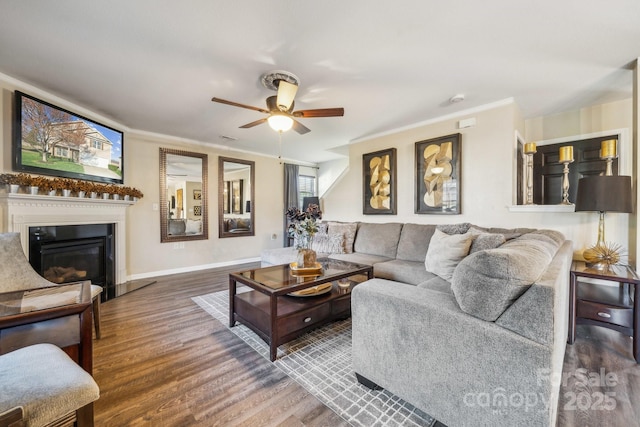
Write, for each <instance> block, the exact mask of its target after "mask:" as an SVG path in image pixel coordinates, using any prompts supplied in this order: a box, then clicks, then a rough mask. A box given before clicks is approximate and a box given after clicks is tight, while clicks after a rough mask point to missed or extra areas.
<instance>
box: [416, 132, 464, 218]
mask: <svg viewBox="0 0 640 427" xmlns="http://www.w3.org/2000/svg"><path fill="white" fill-rule="evenodd" d="M415 148H416V153H415V158H416V196H415V213H418V214H445V215H446V214H448V215H457V214H460V213H461V209H460V202H461V199H460V160H461V159H460V154H461V151H462V147H461V134H459V133H456V134H453V135H447V136H443V137H439V138H433V139H428V140H425V141H419V142H416V147H415Z"/></svg>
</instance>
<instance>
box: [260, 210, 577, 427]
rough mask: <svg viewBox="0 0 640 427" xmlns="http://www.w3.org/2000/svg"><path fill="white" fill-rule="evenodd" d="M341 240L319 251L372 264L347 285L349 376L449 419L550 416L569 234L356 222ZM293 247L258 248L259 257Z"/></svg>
mask: <svg viewBox="0 0 640 427" xmlns="http://www.w3.org/2000/svg"><path fill="white" fill-rule="evenodd" d="M331 224H332V223H329V234H331V229H332V226H331ZM334 224H336V225H337V223H334ZM335 229H336V230H338V229H344V227H343V226H342V225H340V226H339V227H338V226H336V227H335ZM347 244H350V243H347ZM349 249H352V252H351V253H320V254H319V255H320V256H328V257H330V258H337V259H343V260H347V261H354V262H359V263H365V264H370V265H373V267H374V276H375V278H374V279H372V280H369V281H366V282H364V283H361V284H359V285H358V286H357V287H355V288H354V290H353V294H352V321H353V332H352V334H353V367H354V370H355V372H356V374H357V377H358V380H359V381H360V382H362V383H363V384H365V385H367V386H369V387H376V386H379V387H382V388H385V389H387V390H389V391H390V392H392V393H394V394H396V395H397V396H399V397H401V398H403V399H404V400H406V401H407V402H409V403H411V404H413V405H414V406H416V407H417V408H419V409H421V410H423V411H424V412H426V413H428V414H430V415H431V416H433V417H434V418H436V419H437V420H438V421H440V422H442V423H444V424H446V425H448V426H450V427H452V426H481V425H482V426H484V425H486V426H502V425H504V426H514V425H531V426H553V425H555V419H556V415H557V404H558V391H559V386H560V380H559V378H560V377H561V373H562V364H563V359H564V351H565V345H566V339H567V328H568V279H569V269H570V265H571V259H572V254H573V251H572V246H571V242H570V241H567V240H565V238H564V237H563V236H562V235H561V234H560V233H558V232H556V231H552V230H533V229H511V230H505V229H486V228H482V227H476V226H471V225H470V224H455V225H450V226H437V227H436V226H435V225H427V224H400V223H386V224H371V223H358V224H357V231H356V233H355V239H354V241H353V246H352V248H349ZM338 252H340V251H338ZM295 253H296V251H295V249H293V248H281V249H271V250H266V251H263V253H262V263H263V265H270V264H280V263H287V262H292V261H294V260H295ZM427 267H428V268H429V269H427Z"/></svg>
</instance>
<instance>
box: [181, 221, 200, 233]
mask: <svg viewBox="0 0 640 427" xmlns="http://www.w3.org/2000/svg"><path fill="white" fill-rule="evenodd" d="M201 224H202V221H194V220H191V219H188V220H187V226H186V228H185V231H184V232H185V233H187V234H196V233H200V231H201Z"/></svg>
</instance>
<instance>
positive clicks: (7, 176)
mask: <svg viewBox="0 0 640 427" xmlns="http://www.w3.org/2000/svg"><path fill="white" fill-rule="evenodd" d="M0 183H2V184H5V185H8V186H9V192H10V193H17V192H18V190H19V189H20V185H19V184H18V175H14V174H12V173H3V174H2V175H0Z"/></svg>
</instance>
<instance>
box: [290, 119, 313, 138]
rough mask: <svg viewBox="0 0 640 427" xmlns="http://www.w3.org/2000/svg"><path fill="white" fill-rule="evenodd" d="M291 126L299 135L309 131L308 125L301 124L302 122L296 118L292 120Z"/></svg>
mask: <svg viewBox="0 0 640 427" xmlns="http://www.w3.org/2000/svg"><path fill="white" fill-rule="evenodd" d="M292 128H293V130H295V131H296V132H298V133H299V134H300V135H304V134H305V133H309V132H311V129H309V128H308V127H306V126H305V125H303V124H302V123H300V122H299V121H297V120H294V121H293V126H292Z"/></svg>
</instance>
